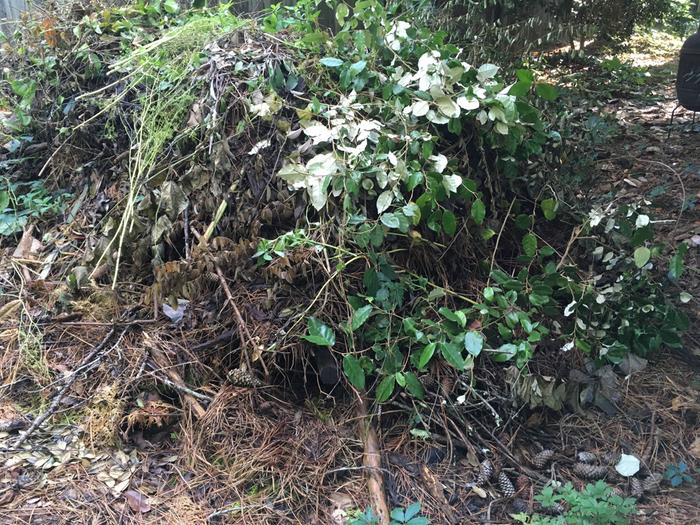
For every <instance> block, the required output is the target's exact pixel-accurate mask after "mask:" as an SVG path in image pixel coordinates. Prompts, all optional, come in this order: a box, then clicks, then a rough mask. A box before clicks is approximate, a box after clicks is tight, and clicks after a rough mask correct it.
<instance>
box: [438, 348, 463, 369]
mask: <svg viewBox="0 0 700 525" xmlns="http://www.w3.org/2000/svg"><path fill="white" fill-rule="evenodd" d="M440 353H441V354H442V357H444V358H445V361H447V362H448V363H449V364H450V365H452V366H453V367H455V368H456V369H457V370H459V371H460V372H461V371H462V370H464V367H465V365H466V363H465V362H464V358H463V357H462V352H460V351H459V347H458V346H457V345H455V344H452V343H440Z"/></svg>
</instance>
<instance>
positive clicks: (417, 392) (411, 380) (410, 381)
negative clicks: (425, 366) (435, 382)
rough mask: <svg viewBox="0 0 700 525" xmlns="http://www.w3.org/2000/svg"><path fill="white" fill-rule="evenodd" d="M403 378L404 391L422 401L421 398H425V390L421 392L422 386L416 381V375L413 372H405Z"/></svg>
mask: <svg viewBox="0 0 700 525" xmlns="http://www.w3.org/2000/svg"><path fill="white" fill-rule="evenodd" d="M404 378H405V380H406V390H408V391H409V393H410V394H411V395H412V396H413V397H416V398H418V399H423V397H425V390H423V385H422V384H421V382H420V381H418V378H417V377H416V374H414V373H413V372H406V373H405V374H404Z"/></svg>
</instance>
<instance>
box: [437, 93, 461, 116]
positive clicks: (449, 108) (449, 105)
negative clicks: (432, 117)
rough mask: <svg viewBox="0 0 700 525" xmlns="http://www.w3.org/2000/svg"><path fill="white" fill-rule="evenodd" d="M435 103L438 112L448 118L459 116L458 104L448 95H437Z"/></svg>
mask: <svg viewBox="0 0 700 525" xmlns="http://www.w3.org/2000/svg"><path fill="white" fill-rule="evenodd" d="M435 104H437V107H438V109H439V110H440V112H441V113H442V114H443V115H445V116H446V117H449V118H457V117H459V113H460V110H459V106H458V105H457V104H456V103H455V101H454V100H452V99H451V98H450V97H438V98H437V99H435Z"/></svg>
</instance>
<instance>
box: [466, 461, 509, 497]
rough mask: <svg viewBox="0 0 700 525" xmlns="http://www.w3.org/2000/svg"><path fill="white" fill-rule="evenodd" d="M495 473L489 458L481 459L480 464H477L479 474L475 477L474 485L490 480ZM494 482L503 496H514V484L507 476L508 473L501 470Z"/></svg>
mask: <svg viewBox="0 0 700 525" xmlns="http://www.w3.org/2000/svg"><path fill="white" fill-rule="evenodd" d="M495 473H496V469H495V467H494V466H493V463H492V462H491V460H490V459H487V460H485V461H483V462H482V463H481V465H479V475H478V476H477V477H476V480H475V481H474V485H477V486H479V485H483V484H484V483H486V482H488V481H490V480H491V479H492V478H493V477H494V474H495ZM496 482H497V484H498V489H499V490H500V491H501V494H503V497H504V498H511V497H513V496H515V492H516V491H515V486H514V485H513V482H512V481H511V480H510V478H508V475H507V474H506V473H505V472H503V471H502V470H501V471H500V472H499V473H498V476H497V478H496Z"/></svg>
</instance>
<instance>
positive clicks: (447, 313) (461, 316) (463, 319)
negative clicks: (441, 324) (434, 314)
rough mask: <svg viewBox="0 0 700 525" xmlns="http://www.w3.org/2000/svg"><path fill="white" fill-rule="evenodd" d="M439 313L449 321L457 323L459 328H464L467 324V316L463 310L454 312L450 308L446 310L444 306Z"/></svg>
mask: <svg viewBox="0 0 700 525" xmlns="http://www.w3.org/2000/svg"><path fill="white" fill-rule="evenodd" d="M438 313H439V314H440V315H442V316H443V317H445V318H447V319H449V320H450V321H452V322H453V323H457V324H458V325H459V326H461V327H462V328H464V326H466V324H467V316H466V314H465V313H464V312H462V311H461V310H457V311H454V312H453V311H452V310H450V309H449V308H445V307H444V306H443V307H442V308H440V309H439V310H438Z"/></svg>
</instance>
